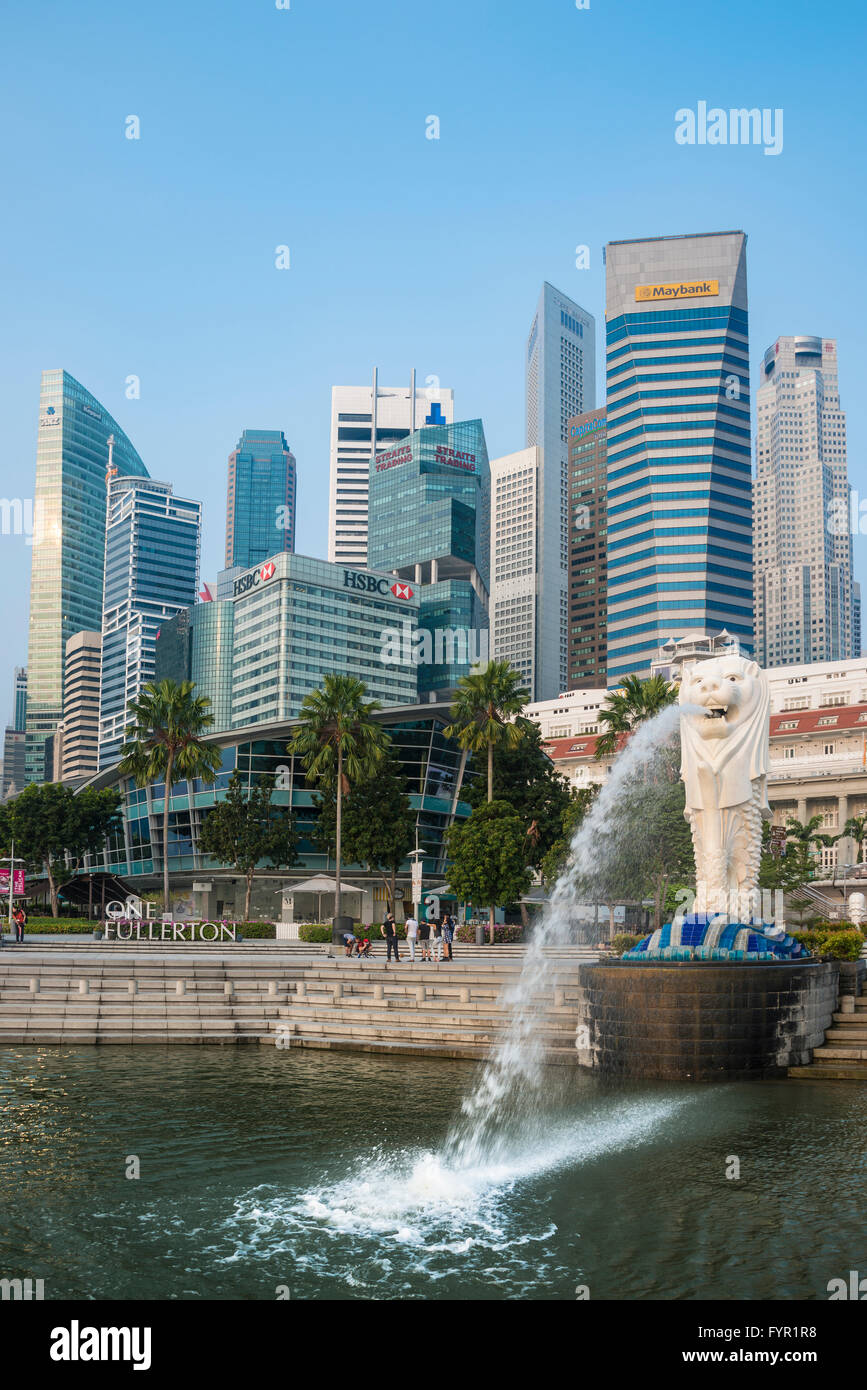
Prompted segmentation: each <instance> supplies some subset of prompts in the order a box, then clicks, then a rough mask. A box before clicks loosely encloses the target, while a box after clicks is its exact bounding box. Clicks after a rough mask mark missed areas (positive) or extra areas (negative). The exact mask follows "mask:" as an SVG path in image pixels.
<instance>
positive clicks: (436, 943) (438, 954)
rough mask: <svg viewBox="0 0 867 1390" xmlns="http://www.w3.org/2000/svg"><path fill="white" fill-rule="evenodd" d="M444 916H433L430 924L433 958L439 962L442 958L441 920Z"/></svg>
mask: <svg viewBox="0 0 867 1390" xmlns="http://www.w3.org/2000/svg"><path fill="white" fill-rule="evenodd" d="M444 920H445V919H444V917H435V918H434V920H433V923H432V924H431V931H432V933H433V936H432V944H433V958H434V960H435V961H436V962H437V964H439V962H440V961H441V960H442V958H443V921H444Z"/></svg>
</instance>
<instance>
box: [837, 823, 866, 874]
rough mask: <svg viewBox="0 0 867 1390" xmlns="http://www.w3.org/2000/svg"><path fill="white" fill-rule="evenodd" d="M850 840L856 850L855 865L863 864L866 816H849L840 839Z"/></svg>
mask: <svg viewBox="0 0 867 1390" xmlns="http://www.w3.org/2000/svg"><path fill="white" fill-rule="evenodd" d="M847 837H848V838H850V839H852V840H854V841H855V844H856V846H857V848H858V857H857V859H856V860H855V863H856V864H863V863H864V841H865V840H867V816H850V817H849V819H848V820H847V822H846V824H845V825H844V826H843V834H842V835H841V836H840V838H841V839H846V838H847Z"/></svg>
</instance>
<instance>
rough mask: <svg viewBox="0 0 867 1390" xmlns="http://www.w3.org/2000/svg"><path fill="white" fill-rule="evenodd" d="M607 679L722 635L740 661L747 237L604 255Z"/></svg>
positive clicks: (748, 522) (747, 464)
mask: <svg viewBox="0 0 867 1390" xmlns="http://www.w3.org/2000/svg"><path fill="white" fill-rule="evenodd" d="M606 267H607V289H606V321H607V322H606V328H607V409H608V556H607V560H608V679H609V682H613V683H616V682H617V681H618V680H619V679H621V678H622V677H623V676H625V675H629V674H632V673H636V674H639V675H641V676H649V675H650V666H651V661H652V660H653V659H654V657H655V654H656V652H657V650H658V648H659V647H660V646H662V645H663V643H665V642H667V641H669V640H670V639H672V638H674V639H678V638H681V637H689V636H694V635H697V634H698V633H701V632H719V631H721V630H722V629H723V628H726V629H727V630H728V631H729V632H730V633H731V634H732V635H733V636H735V637H737V639H738V641H739V643H740V646H741V650H742V651H745V652H752V650H753V535H752V530H753V528H752V470H751V435H750V377H749V337H748V310H747V272H746V237H745V235H744V234H743V232H716V233H708V234H702V235H697V236H679V237H661V238H659V239H654V240H646V241H616V242H611V243H609V245H608V247H607V248H606Z"/></svg>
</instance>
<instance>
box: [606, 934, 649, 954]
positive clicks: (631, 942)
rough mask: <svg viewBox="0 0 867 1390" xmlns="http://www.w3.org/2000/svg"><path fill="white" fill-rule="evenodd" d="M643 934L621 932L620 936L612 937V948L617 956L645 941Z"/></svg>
mask: <svg viewBox="0 0 867 1390" xmlns="http://www.w3.org/2000/svg"><path fill="white" fill-rule="evenodd" d="M643 940H644V937H643V936H633V935H632V934H631V933H630V932H620V934H619V935H618V936H614V937H612V938H611V949H612V951H613V952H614V954H615V955H616V956H622V955H625V954H626V952H627V951H631V950H632V949H633V948H634V947H635V946H637V945H638V943H639V941H643Z"/></svg>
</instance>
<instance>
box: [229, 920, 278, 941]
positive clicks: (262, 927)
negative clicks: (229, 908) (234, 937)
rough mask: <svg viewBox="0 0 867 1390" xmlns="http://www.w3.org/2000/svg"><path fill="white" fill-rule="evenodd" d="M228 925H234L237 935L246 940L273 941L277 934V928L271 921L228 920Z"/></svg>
mask: <svg viewBox="0 0 867 1390" xmlns="http://www.w3.org/2000/svg"><path fill="white" fill-rule="evenodd" d="M229 926H231V927H234V928H235V930H236V931H237V932H238V934H239V936H243V937H245V938H247V939H248V940H253V939H256V940H260V941H262V940H264V941H273V940H274V938H275V937H276V935H277V928H276V927H275V925H274V923H273V922H230V923H229Z"/></svg>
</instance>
